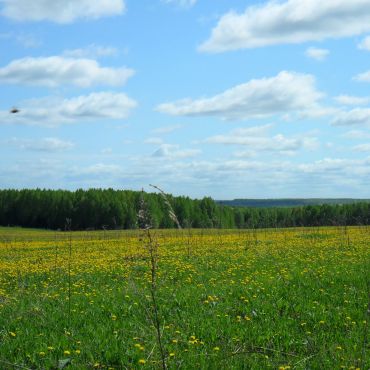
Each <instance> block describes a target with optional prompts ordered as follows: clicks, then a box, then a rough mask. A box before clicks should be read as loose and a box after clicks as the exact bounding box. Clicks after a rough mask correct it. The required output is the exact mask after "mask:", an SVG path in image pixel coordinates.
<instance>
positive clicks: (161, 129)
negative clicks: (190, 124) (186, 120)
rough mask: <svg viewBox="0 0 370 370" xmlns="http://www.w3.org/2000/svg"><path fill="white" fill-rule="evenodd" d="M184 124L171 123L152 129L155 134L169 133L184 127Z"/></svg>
mask: <svg viewBox="0 0 370 370" xmlns="http://www.w3.org/2000/svg"><path fill="white" fill-rule="evenodd" d="M182 127H183V126H182V125H171V126H163V127H158V128H155V129H153V130H152V132H153V133H154V134H159V135H160V134H169V133H171V132H174V131H176V130H179V129H180V128H182Z"/></svg>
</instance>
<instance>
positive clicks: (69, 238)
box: [66, 218, 72, 327]
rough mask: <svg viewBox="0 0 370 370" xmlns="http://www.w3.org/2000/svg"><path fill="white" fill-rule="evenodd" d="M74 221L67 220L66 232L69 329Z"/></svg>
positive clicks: (69, 322) (69, 319)
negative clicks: (67, 233)
mask: <svg viewBox="0 0 370 370" xmlns="http://www.w3.org/2000/svg"><path fill="white" fill-rule="evenodd" d="M71 226H72V220H71V219H70V218H67V219H66V230H68V231H69V235H68V246H69V253H68V327H70V326H71V286H72V284H71V262H72V228H71Z"/></svg>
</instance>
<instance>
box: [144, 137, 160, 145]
mask: <svg viewBox="0 0 370 370" xmlns="http://www.w3.org/2000/svg"><path fill="white" fill-rule="evenodd" d="M144 143H145V144H153V145H161V144H163V139H161V138H160V137H149V138H148V139H146V140H145V141H144Z"/></svg>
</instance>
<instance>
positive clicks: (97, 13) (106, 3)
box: [0, 0, 125, 23]
mask: <svg viewBox="0 0 370 370" xmlns="http://www.w3.org/2000/svg"><path fill="white" fill-rule="evenodd" d="M0 4H2V9H1V14H2V15H3V16H5V17H8V18H11V19H14V20H16V21H35V22H37V21H50V22H56V23H71V22H74V21H76V20H77V19H79V18H81V19H97V18H101V17H107V16H114V15H120V14H122V13H123V12H124V11H125V3H124V1H123V0H100V1H91V0H78V1H75V0H52V1H48V0H32V1H30V0H0Z"/></svg>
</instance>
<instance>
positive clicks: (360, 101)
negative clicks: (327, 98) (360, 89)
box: [334, 95, 370, 105]
mask: <svg viewBox="0 0 370 370" xmlns="http://www.w3.org/2000/svg"><path fill="white" fill-rule="evenodd" d="M334 99H335V100H336V101H337V102H338V103H340V104H343V105H366V104H368V103H370V97H368V96H366V97H360V96H352V95H339V96H336V97H335V98H334Z"/></svg>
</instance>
